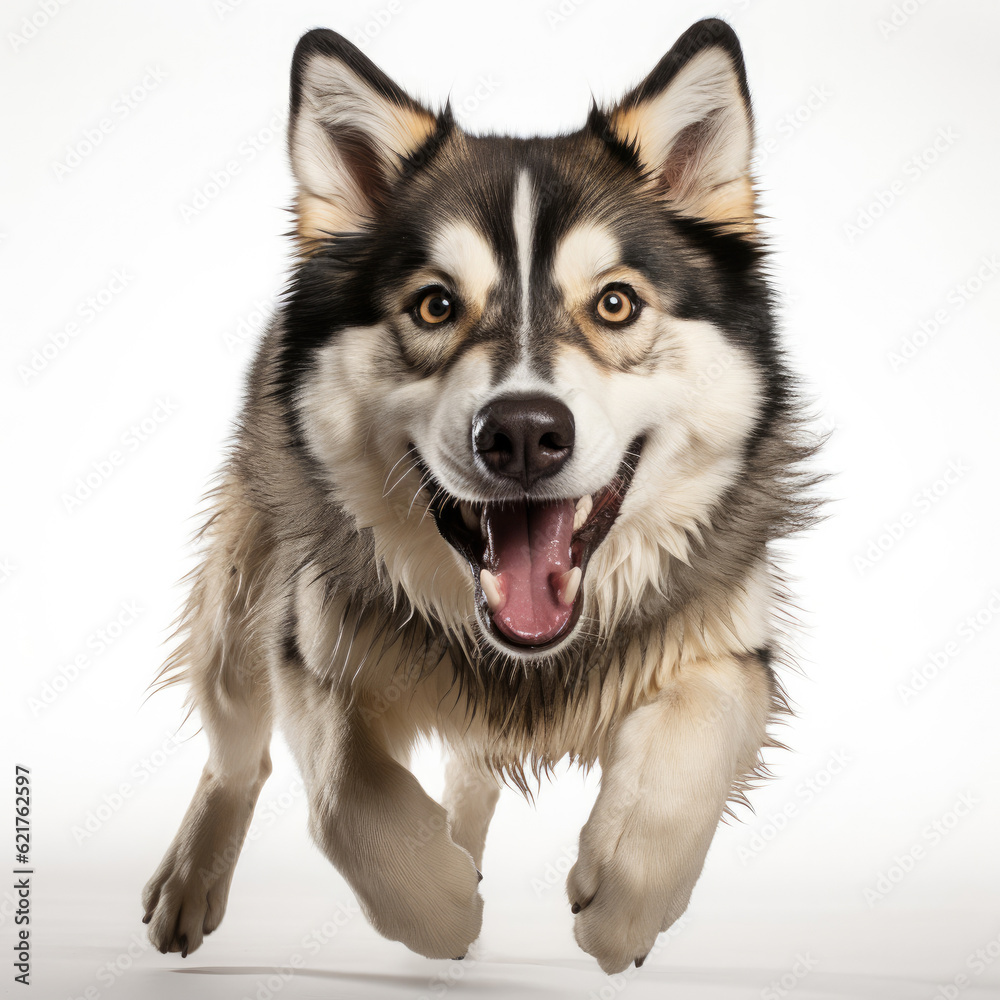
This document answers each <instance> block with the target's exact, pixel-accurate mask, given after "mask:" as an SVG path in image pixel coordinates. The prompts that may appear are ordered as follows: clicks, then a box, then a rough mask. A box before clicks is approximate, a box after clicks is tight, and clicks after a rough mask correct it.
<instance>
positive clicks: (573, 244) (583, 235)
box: [552, 222, 621, 302]
mask: <svg viewBox="0 0 1000 1000" xmlns="http://www.w3.org/2000/svg"><path fill="white" fill-rule="evenodd" d="M620 255H621V249H620V247H619V244H618V240H617V239H616V238H615V236H614V234H613V233H612V232H611V231H610V230H609V229H608V228H607V227H606V226H602V225H600V224H598V223H596V222H579V223H577V224H576V225H575V226H573V228H572V229H571V230H570V231H569V232H568V233H567V234H566V235H565V236H564V237H563V238H562V239H561V240H560V241H559V246H558V248H557V249H556V253H555V258H554V259H553V263H552V277H553V279H554V281H555V283H556V285H557V286H558V287H559V288H560V289H561V290H562V293H563V295H564V296H565V297H566V299H567V300H569V301H570V302H575V301H578V300H579V299H581V298H584V297H586V296H588V295H589V294H590V292H591V290H592V287H593V282H594V278H595V277H597V275H599V274H602V273H603V272H604V271H607V270H608V269H609V268H612V267H614V266H615V265H616V264H618V263H619V262H620Z"/></svg>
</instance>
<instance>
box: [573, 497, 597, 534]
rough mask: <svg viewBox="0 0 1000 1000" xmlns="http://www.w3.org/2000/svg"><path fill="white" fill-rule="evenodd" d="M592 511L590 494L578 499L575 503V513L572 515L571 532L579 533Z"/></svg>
mask: <svg viewBox="0 0 1000 1000" xmlns="http://www.w3.org/2000/svg"><path fill="white" fill-rule="evenodd" d="M593 509H594V501H593V500H592V499H591V497H590V494H589V493H588V494H587V495H586V496H582V497H580V499H579V500H577V502H576V513H575V514H574V515H573V530H574V531H579V530H580V529H581V528H582V527H583V526H584V524H585V523H586V521H587V518H588V517H590V512H591V511H592V510H593Z"/></svg>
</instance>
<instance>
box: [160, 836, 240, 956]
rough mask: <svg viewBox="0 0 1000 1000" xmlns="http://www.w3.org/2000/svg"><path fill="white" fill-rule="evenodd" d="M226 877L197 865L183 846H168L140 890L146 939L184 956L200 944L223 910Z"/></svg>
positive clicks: (227, 882)
mask: <svg viewBox="0 0 1000 1000" xmlns="http://www.w3.org/2000/svg"><path fill="white" fill-rule="evenodd" d="M228 894H229V880H228V879H224V878H222V879H220V878H218V877H216V876H215V874H214V873H213V871H212V869H211V868H205V867H204V866H200V865H199V864H198V863H197V861H196V860H194V859H193V858H192V856H191V854H190V853H189V852H188V851H186V850H185V849H184V848H183V847H178V846H177V845H176V844H174V845H171V847H170V850H168V851H167V854H166V856H165V857H164V859H163V860H162V861H161V862H160V867H159V868H157V870H156V873H155V874H154V875H153V877H152V878H151V879H150V880H149V881H148V882H147V883H146V887H145V888H144V889H143V891H142V905H143V910H144V912H145V915H144V916H143V918H142V920H143V923H145V924H149V940H150V941H151V942H152V943H153V945H154V946H155V947H156V948H157V950H158V951H161V952H163V953H164V954H166V953H167V952H168V951H179V952H180V953H181V956H182V957H184V958H187V956H188V955H189V954H190V953H191V952H193V951H195V950H196V949H197V948H198V947H200V945H201V942H202V940H203V938H204V937H205V935H206V934H211V933H212V931H214V930H215V928H216V927H218V926H219V924H220V922H221V921H222V917H223V914H224V913H225V912H226V897H227V896H228Z"/></svg>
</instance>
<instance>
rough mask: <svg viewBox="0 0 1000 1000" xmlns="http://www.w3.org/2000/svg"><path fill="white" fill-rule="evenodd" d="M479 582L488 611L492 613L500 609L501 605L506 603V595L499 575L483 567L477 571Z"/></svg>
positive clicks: (501, 608)
mask: <svg viewBox="0 0 1000 1000" xmlns="http://www.w3.org/2000/svg"><path fill="white" fill-rule="evenodd" d="M479 583H480V585H481V586H482V588H483V594H485V595H486V603H487V604H488V605H489V606H490V611H491V612H492V613H493V614H496V613H497V612H498V611H502V610H503V606H504V605H505V604H506V603H507V595H506V593H505V592H504V590H505V588H504V585H503V581H502V580H501V579H500V577H498V576H494V575H493V574H492V573H491V572H490V571H489V570H488V569H484V570H481V571H480V573H479Z"/></svg>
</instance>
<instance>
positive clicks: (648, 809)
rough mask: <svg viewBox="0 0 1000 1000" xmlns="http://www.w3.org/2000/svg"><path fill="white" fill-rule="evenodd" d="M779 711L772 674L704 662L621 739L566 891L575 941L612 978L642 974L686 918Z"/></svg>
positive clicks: (738, 660)
mask: <svg viewBox="0 0 1000 1000" xmlns="http://www.w3.org/2000/svg"><path fill="white" fill-rule="evenodd" d="M770 706H771V675H770V672H769V671H768V669H767V668H766V667H765V666H764V665H763V664H762V663H761V662H760V661H759V660H757V659H756V658H755V657H735V656H734V657H727V658H720V659H715V660H711V661H704V662H697V663H693V664H691V665H689V666H685V667H683V668H681V669H680V670H679V671H677V673H676V675H675V679H673V680H671V682H670V683H669V684H668V685H667V686H666V687H664V688H663V689H662V690H661V692H660V693H659V695H658V697H657V698H656V700H655V701H653V702H652V703H649V704H646V705H644V706H642V707H640V708H638V709H637V710H636V711H634V712H632V713H631V714H630V715H628V716H626V717H625V718H624V719H623V720H622V722H621V723H620V724H619V726H618V727H617V729H616V730H615V731H614V733H613V734H612V739H611V746H610V752H609V753H608V755H607V759H605V760H602V761H601V766H602V778H601V789H600V793H599V794H598V797H597V802H596V803H595V805H594V809H593V811H592V812H591V814H590V818H589V819H588V820H587V823H586V825H585V826H584V828H583V830H582V832H581V834H580V853H579V858H578V860H577V863H576V865H574V867H573V869H572V871H571V872H570V874H569V879H568V881H567V890H568V892H569V898H570V902H571V904H572V905H573V911H574V912H575V913H577V917H576V928H575V933H576V940H577V942H578V943H579V945H580V947H581V948H583V949H584V951H587V952H589V953H590V954H591V955H593V956H594V957H595V958H596V959H597V960H598V962H599V963H600V965H601V968H602V969H604V971H605V972H607V973H614V972H620V971H621V970H623V969H625V968H626V967H627V966H628V965H629V964H630V963H631V962H632V961H635V962H636V963H637V964H642V961H643V959H644V958H645V957H646V955H647V954H648V952H649V950H650V948H651V947H652V946H653V943H654V941H655V940H656V936H657V934H658V933H659V932H660V931H662V930H666V929H667V928H668V927H669V926H670V925H671V924H672V923H673V922H674V921H675V920H676V919H677V918H678V917H679V916H680V915H681V914H682V913H683V912H684V910H685V909H686V908H687V905H688V900H689V899H690V897H691V890H692V889H693V888H694V884H695V882H696V881H697V879H698V876H699V875H700V874H701V869H702V865H703V863H704V860H705V855H706V853H707V852H708V847H709V844H710V843H711V840H712V836H713V834H714V832H715V828H716V826H717V824H718V822H719V819H720V817H721V815H722V811H723V809H724V808H725V804H726V800H727V798H728V797H729V795H730V793H731V792H732V789H733V785H734V782H736V781H737V780H738V779H739V778H741V777H743V776H745V775H747V774H749V773H750V772H751V771H752V770H753V768H754V766H755V763H756V761H757V754H758V751H759V749H760V747H761V745H762V743H763V742H764V740H765V729H766V725H767V720H768V716H769V714H770Z"/></svg>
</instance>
